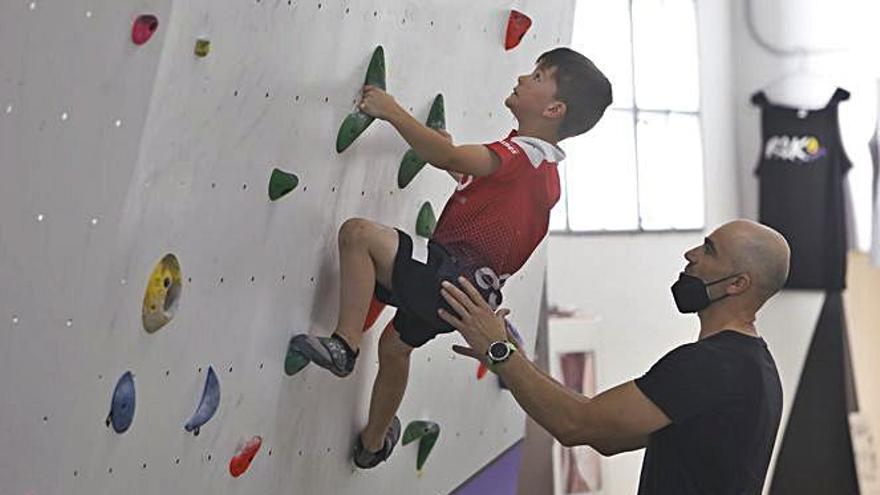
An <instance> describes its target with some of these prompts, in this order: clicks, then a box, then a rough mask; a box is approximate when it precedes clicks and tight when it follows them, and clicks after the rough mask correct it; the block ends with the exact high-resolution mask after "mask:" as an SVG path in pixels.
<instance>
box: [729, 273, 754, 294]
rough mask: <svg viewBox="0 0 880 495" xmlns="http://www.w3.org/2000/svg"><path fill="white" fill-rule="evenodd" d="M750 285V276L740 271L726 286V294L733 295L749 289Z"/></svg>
mask: <svg viewBox="0 0 880 495" xmlns="http://www.w3.org/2000/svg"><path fill="white" fill-rule="evenodd" d="M751 286H752V277H751V275H749V274H748V272H746V273H741V274H739V275H737V276H736V278H734V279H733V283H731V284H730V285H728V286H727V294H729V295H731V296H735V295H737V294H742V293H743V292H745V291H747V290H749V287H751Z"/></svg>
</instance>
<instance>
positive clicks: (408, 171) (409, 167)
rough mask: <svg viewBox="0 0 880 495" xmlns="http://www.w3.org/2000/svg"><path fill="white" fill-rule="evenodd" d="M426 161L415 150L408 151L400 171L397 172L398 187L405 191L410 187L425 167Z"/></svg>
mask: <svg viewBox="0 0 880 495" xmlns="http://www.w3.org/2000/svg"><path fill="white" fill-rule="evenodd" d="M425 163H427V162H425V160H422V157H420V156H419V155H418V154H416V152H415V150H413V149H408V150H406V153H404V155H403V160H401V161H400V169H399V170H398V171H397V187H399V188H401V189H403V188H404V187H406V186H408V185H409V183H410V182H412V180H413V179H415V178H416V174H418V173H419V172H420V171H421V170H422V168H424V167H425Z"/></svg>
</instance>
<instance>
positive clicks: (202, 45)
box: [193, 38, 211, 58]
mask: <svg viewBox="0 0 880 495" xmlns="http://www.w3.org/2000/svg"><path fill="white" fill-rule="evenodd" d="M193 51H194V52H195V54H196V56H197V57H203V58H204V57H207V56H208V53H210V52H211V41H210V40H206V39H203V38H199V39H197V40H196V47H195V50H193Z"/></svg>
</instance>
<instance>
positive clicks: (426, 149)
mask: <svg viewBox="0 0 880 495" xmlns="http://www.w3.org/2000/svg"><path fill="white" fill-rule="evenodd" d="M359 108H360V109H361V110H362V111H363V112H364V113H366V114H368V115H372V116H373V117H376V118H379V119H382V120H387V121H388V122H389V123H390V124H391V125H393V126H394V128H395V129H397V132H398V133H400V135H401V137H403V139H404V140H406V142H407V143H409V145H410V146H411V147H412V149H413V150H415V152H416V153H418V155H419V156H420V157H422V158H424V159H425V161H427V162H428V163H430V164H431V165H433V166H435V167H437V168H440V169H443V170H446V171H449V172H453V173H459V174H466V175H473V176H477V177H482V176H486V175H489V174H491V173H493V172H495V170H497V169H498V167H500V166H501V159H500V158H498V156H497V155H496V154H495V153H493V152H492V151H490V150H489V148H487V147H485V146H483V145H479V144H470V145H463V146H455V145H453V144H452V143H451V142H450V141H448V140H447V139H446V138H445V137H443V136H441V135H440V134H439V133H437V132H436V131H434V130H433V129H431V128H430V127H428V126H426V125H424V124H422V123H421V122H419V121H418V120H416V119H415V118H414V117H413V116H412V115H410V114H409V112H407V111H406V110H405V109H403V108H402V107H401V106H400V105H398V104H397V102H396V101H394V98H393V97H392V96H391V95H389V94H388V93H386V92H384V91H382V90H381V89H379V88H376V87H374V86H365V87H364V96H363V100H362V101H361V104H360V107H359ZM453 176H454V175H453Z"/></svg>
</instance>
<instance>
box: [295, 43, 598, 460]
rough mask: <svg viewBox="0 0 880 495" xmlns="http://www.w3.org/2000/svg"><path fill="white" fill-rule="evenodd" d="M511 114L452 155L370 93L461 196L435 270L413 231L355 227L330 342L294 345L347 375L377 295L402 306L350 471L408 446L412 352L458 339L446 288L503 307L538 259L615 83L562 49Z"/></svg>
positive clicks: (363, 106) (346, 236) (448, 212)
mask: <svg viewBox="0 0 880 495" xmlns="http://www.w3.org/2000/svg"><path fill="white" fill-rule="evenodd" d="M504 104H505V106H506V107H507V108H508V109H510V111H511V113H513V115H514V117H515V118H516V119H517V123H518V128H517V130H515V131H511V132H510V134H509V135H508V136H507V137H506V138H505V139H503V140H501V141H496V142H493V143H490V144H486V145H459V146H456V145H453V143H452V140H451V138H450V136H449V135H448V134H446V133H445V132H443V131H435V130H433V129H430V128H428V127H426V126H425V125H423V124H422V123H420V122H418V121H417V120H416V119H415V118H413V117H412V116H411V115H410V114H409V113H407V112H406V110H404V109H403V108H402V107H400V106H399V105H398V104H397V102H396V101H395V100H394V98H393V97H392V96H391V95H389V94H387V93H386V92H384V91H383V90H381V89H379V88H376V87H373V86H365V87H364V90H363V98H362V100H361V102H360V104H359V108H360V110H361V111H362V112H364V113H366V114H368V115H370V116H372V117H375V118H377V119H381V120H385V121H387V122H389V123H390V124H391V125H393V126H394V128H395V129H396V130H397V131H398V132H399V133H400V135H401V136H402V137H403V139H404V140H406V141H407V142H408V143H409V144H410V146H411V147H412V148H413V149H414V150H415V151H416V153H417V154H418V155H419V156H421V157H422V158H424V159H425V160H426V161H427V162H428V163H430V164H432V165H433V166H434V167H437V168H440V169H442V170H446V171H448V172H450V173H451V174H452V175H453V176H454V177H456V178H457V180H458V186H457V187H456V190H455V192H454V193H453V195H452V197H451V198H450V199H449V200H448V202H447V203H446V206H445V208H444V209H443V212H442V214H441V216H440V219H439V221H438V223H437V226H436V228H435V230H434V233H433V235H432V236H431V239H430V241H429V243H428V259H427V263H422V262H420V261H417V260H414V259H413V257H412V251H413V245H412V239H411V238H410V236H409V235H407V234H406V233H404V232H402V231H400V230H396V229H393V228H391V227H387V226H384V225H380V224H378V223H375V222H372V221H369V220H365V219H361V218H352V219H349V220H347V221H345V222H344V223H343V225H342V227H341V228H340V230H339V254H340V277H341V284H340V307H339V315H338V321H337V324H336V330H335V332H334V333H333V334H332V335H331V336H329V337H318V336H314V335H308V334H299V335H295V336H294V337H293V338H292V339H291V342H290V348H291V350H293V351H295V352H298V353H300V354H302V355H303V356H305V357H307V358H308V359H310V360H311V361H312V362H314V363H315V364H317V365H318V366H321V367H323V368H326V369H327V370H329V371H331V372H332V373H333V374H335V375H337V376H340V377H345V376H347V375H349V374H350V373H351V372H352V371H353V370H354V366H355V361H356V358H357V357H358V353H359V349H360V344H361V338H362V335H363V332H362V330H363V324H364V320H365V318H366V316H367V312H368V309H369V306H370V301H371V297H372V296H373V295H375V296H376V298H377V299H378V300H379V301H381V302H383V303H386V304H389V305H391V306H395V307H396V308H397V312H396V314H395V316H394V319H393V321H392V324H391V325H389V326H388V327H386V329H385V331H384V332H383V333H382V336H381V338H380V341H379V372H378V375H377V376H376V381H375V383H374V385H373V394H372V398H371V402H370V412H369V420H368V423H367V425H366V427H365V428H364V430H363V431H362V432H361V434H360V435H359V436H358V439H357V441H356V445H355V452H354V462H355V464H356V465H357V466H358V467H360V468H365V469H366V468H371V467H374V466H376V465H378V464H379V463H380V462H382V461H384V460H386V459H387V458H388V456H389V455H390V454H391V452H392V450H393V449H394V446H395V445H396V444H397V441H398V439H399V437H400V422H399V420H398V419H397V417H396V416H395V413H396V412H397V409H398V407H399V406H400V403H401V401H402V399H403V395H404V392H405V391H406V385H407V378H408V374H409V363H410V354H411V353H412V351H413V349H414V348H417V347H421V346H422V345H424V344H425V343H427V342H428V341H430V340H431V339H433V338H434V337H435V336H437V335H438V334H441V333H448V332H452V331H454V330H455V329H454V328H453V327H452V326H450V325H449V324H448V323H446V322H445V321H443V320H442V319H440V317H439V316H438V313H437V312H438V310H439V309H440V308H445V309H447V310H448V309H449V306H448V304H447V303H446V302H445V300H443V298H442V297H441V295H440V290H441V286H440V284H441V282H442V281H444V280H449V281H452V282H455V281H456V279H457V278H458V276H459V275H464V276H465V277H466V278H468V279H469V280H470V281H471V282H473V284H474V286H475V287H478V288H479V290H480V292H481V294H482V296H483V297H484V298H485V299H486V300H487V301H489V303H490V305H492V306H493V307H497V306H498V305H499V304H500V303H501V288H502V287H503V285H504V282H505V281H506V280H507V279H508V278H509V277H510V276H511V275H513V274H514V273H516V271H517V270H519V269H520V268H521V267H522V266H523V264H524V263H525V262H526V260H528V258H529V257H530V256H531V254H532V252H533V251H534V250H535V248H536V247H537V246H538V244H540V242H541V240H542V239H543V238H544V236H545V235H546V233H547V226H548V223H549V218H550V210H551V208H552V207H553V205H554V204H556V202H557V201H558V200H559V194H560V185H559V175H558V173H557V170H556V164H557V163H558V162H560V161H561V160H562V159H563V158H564V157H565V154H564V153H563V152H562V150H561V149H560V148H559V147H558V146H557V145H556V143H557V142H558V141H560V140H562V139H566V138H569V137H573V136H577V135H579V134H583V133H585V132H587V131H588V130H590V129H591V128H592V127H593V126H594V125H595V124H596V123H597V122H598V121H599V119H600V118H601V117H602V115H603V113H604V112H605V109H606V108H607V107H608V105H610V104H611V84H610V83H609V82H608V80H607V79H606V78H605V76H604V75H603V74H602V72H601V71H599V69H597V68H596V66H595V65H593V63H592V62H591V61H590V60H589V59H587V58H586V57H584V56H583V55H581V54H579V53H577V52H575V51H573V50H570V49H568V48H557V49H554V50H551V51H549V52H546V53H544V54H543V55H541V56H540V57H539V58H538V60H537V64H536V67H535V69H534V71H533V72H532V73H531V74H528V75H523V76H520V77H519V78H518V80H517V84H516V86H515V87H514V88H513V92H512V93H511V94H510V95H509V96H508V97H507V98H506V99H505V101H504Z"/></svg>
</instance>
